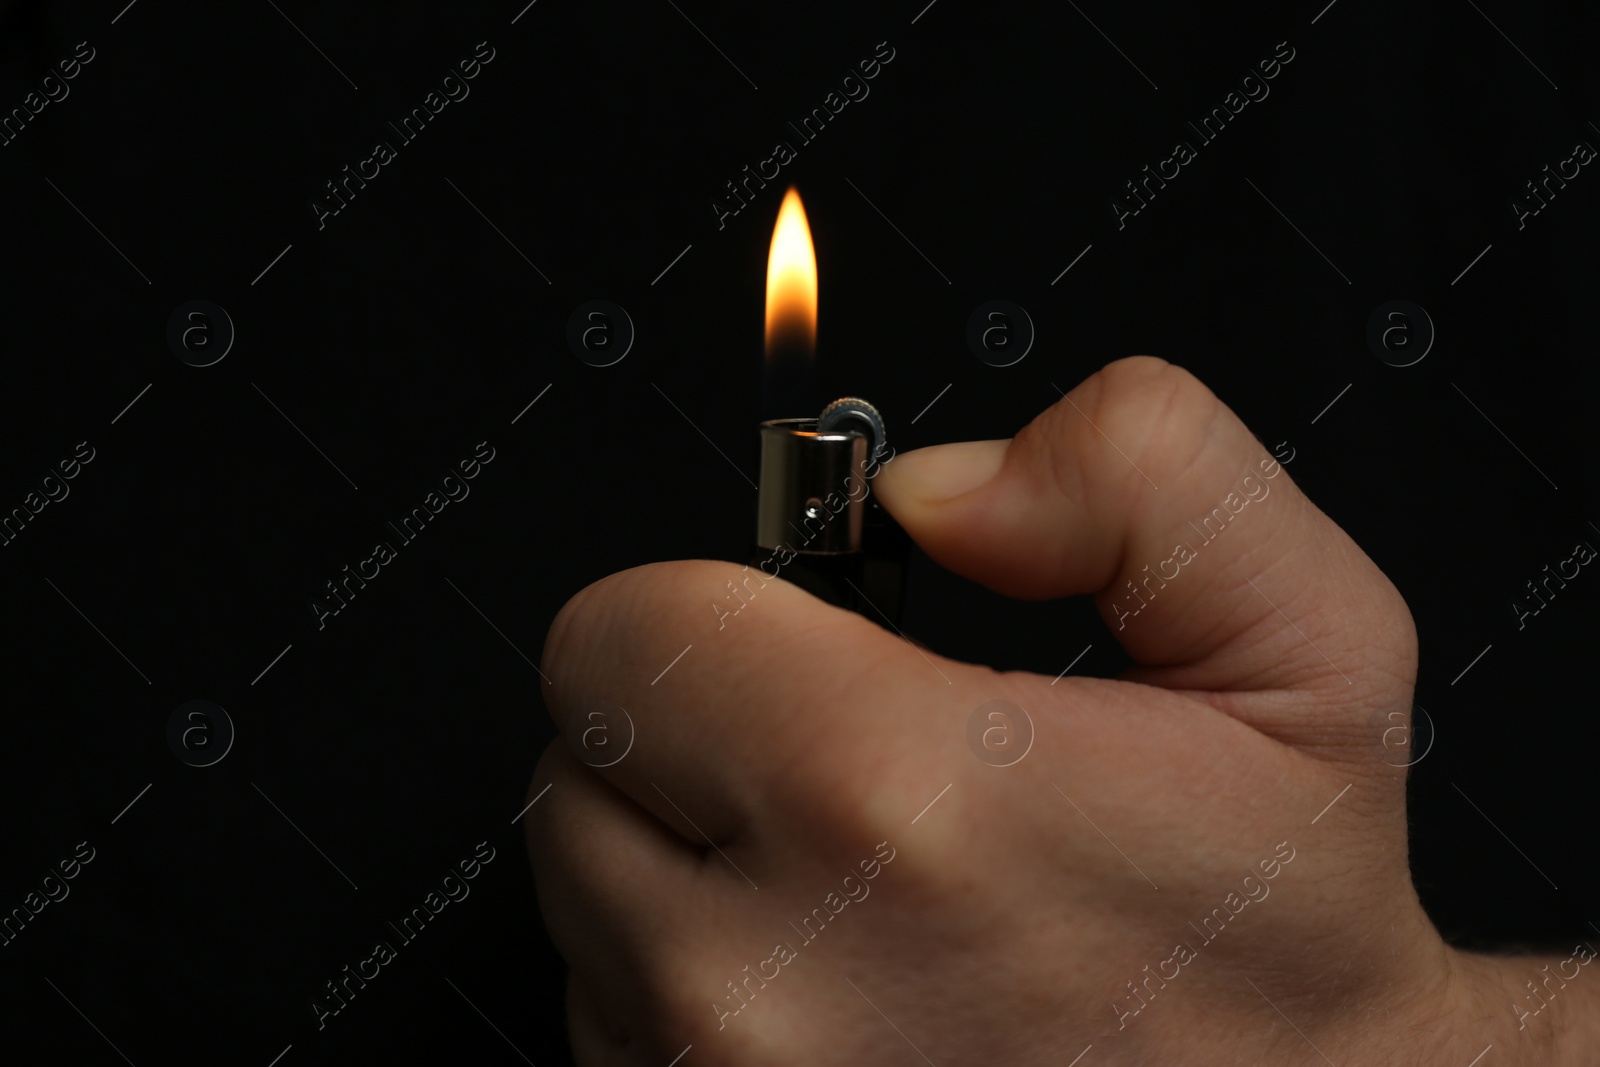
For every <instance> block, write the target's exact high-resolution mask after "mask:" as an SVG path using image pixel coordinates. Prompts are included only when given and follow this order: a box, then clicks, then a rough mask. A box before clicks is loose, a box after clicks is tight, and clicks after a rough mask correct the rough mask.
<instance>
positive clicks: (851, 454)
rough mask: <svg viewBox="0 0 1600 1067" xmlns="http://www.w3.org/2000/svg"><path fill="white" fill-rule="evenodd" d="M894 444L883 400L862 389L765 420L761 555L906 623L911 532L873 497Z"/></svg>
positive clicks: (794, 578) (806, 583)
mask: <svg viewBox="0 0 1600 1067" xmlns="http://www.w3.org/2000/svg"><path fill="white" fill-rule="evenodd" d="M893 454H894V453H893V451H892V450H891V449H890V448H889V444H888V440H887V437H886V435H885V433H884V426H883V419H882V417H881V416H880V415H879V414H878V411H877V409H876V408H874V407H873V406H872V405H871V404H869V403H867V402H866V401H864V400H861V399H858V398H856V397H846V398H844V399H842V400H836V401H834V402H833V403H832V404H829V405H828V406H827V407H826V408H825V409H823V412H822V414H821V416H819V417H818V418H815V419H772V420H770V421H767V422H763V423H762V424H761V485H760V489H759V490H758V494H759V496H758V501H757V516H756V552H755V557H754V559H753V560H752V561H751V562H752V564H753V565H755V566H757V567H759V568H760V570H761V572H762V573H763V574H765V575H767V576H768V577H779V578H783V579H785V580H787V581H789V582H792V583H794V584H795V585H798V586H799V587H800V588H802V589H804V590H806V591H807V592H808V593H811V594H812V595H813V596H816V597H818V598H819V599H822V600H825V601H827V602H828V603H830V604H834V605H837V606H839V607H842V608H848V609H849V610H851V611H854V612H856V613H858V614H860V615H864V616H866V617H867V618H869V619H872V620H874V621H875V622H878V623H880V624H883V625H886V626H888V627H889V628H891V629H894V630H897V631H898V629H899V626H900V611H901V607H902V604H903V601H904V597H905V572H906V560H907V557H908V554H909V552H910V546H911V541H910V538H908V537H907V536H906V533H905V531H904V530H903V529H901V528H900V524H899V523H897V522H895V521H894V519H893V518H892V517H891V516H890V515H889V513H888V512H887V511H885V510H884V509H883V507H882V505H880V504H879V503H878V502H877V501H876V500H873V499H872V498H871V493H872V486H871V482H872V479H873V478H874V477H876V476H877V473H878V471H879V470H881V469H882V467H883V464H884V463H887V462H888V461H889V460H890V459H891V458H892V457H893Z"/></svg>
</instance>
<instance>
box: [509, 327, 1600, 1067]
mask: <svg viewBox="0 0 1600 1067" xmlns="http://www.w3.org/2000/svg"><path fill="white" fill-rule="evenodd" d="M1113 442H1114V444H1113ZM875 485H876V490H877V492H878V493H879V495H880V499H881V500H882V501H883V503H884V505H885V506H886V507H887V508H889V510H890V511H891V512H892V513H893V514H894V515H895V516H896V517H897V518H898V519H899V520H900V521H901V523H902V524H903V525H904V526H905V528H906V529H907V531H908V532H909V533H910V534H911V536H912V537H913V538H914V539H915V540H916V541H917V542H918V544H920V545H921V546H922V547H923V549H925V550H926V551H927V552H928V553H929V555H931V556H932V557H933V558H934V559H935V560H937V561H938V562H940V563H941V564H943V565H944V566H946V567H948V568H950V569H952V570H954V571H956V572H958V573H960V574H963V575H966V576H967V577H969V578H972V579H974V580H976V581H979V582H982V583H984V584H985V585H988V586H989V587H991V588H993V589H995V590H997V591H999V592H1001V593H1005V594H1009V595H1011V596H1016V597H1022V598H1029V599H1038V598H1046V597H1063V596H1073V595H1079V594H1086V593H1088V594H1093V595H1094V596H1095V598H1096V602H1097V603H1098V605H1099V607H1100V610H1101V613H1102V615H1103V617H1104V618H1105V620H1106V623H1107V625H1108V626H1109V627H1110V628H1111V630H1112V632H1113V634H1114V636H1115V637H1116V638H1117V639H1118V640H1119V641H1120V642H1121V643H1122V645H1123V646H1124V647H1125V648H1126V649H1127V650H1128V652H1129V653H1130V654H1131V655H1132V656H1133V658H1134V659H1135V660H1136V661H1137V662H1138V663H1139V664H1140V666H1139V667H1137V668H1135V669H1134V670H1133V671H1130V672H1129V673H1128V674H1127V675H1126V676H1125V677H1124V678H1123V679H1122V680H1116V681H1111V680H1102V679H1094V678H1084V677H1075V676H1067V677H1063V678H1061V679H1059V681H1053V680H1052V679H1051V678H1048V677H1043V676H1039V675H1033V674H1027V673H1022V672H1010V673H998V672H996V671H993V670H991V669H989V668H987V667H983V666H978V665H973V664H966V663H960V662H957V661H954V660H950V659H946V658H944V657H942V656H939V655H936V654H934V653H932V652H929V651H925V650H921V649H919V648H916V647H913V646H912V645H911V644H910V643H908V642H907V641H905V640H902V639H901V638H900V637H898V636H896V635H895V634H894V633H891V632H888V631H886V630H884V629H882V628H880V627H879V626H877V625H876V624H874V623H873V622H870V621H868V620H866V619H863V618H861V617H859V616H856V615H853V614H850V613H848V612H845V611H842V610H839V609H837V608H834V607H831V606H829V605H826V604H824V603H822V602H820V601H817V600H815V599H813V598H812V597H810V596H809V595H807V594H805V593H803V592H801V591H800V590H799V589H797V588H795V587H793V586H791V585H789V584H788V583H786V582H783V581H778V580H772V579H765V580H763V579H762V578H761V577H760V576H759V574H758V572H757V571H756V570H755V569H753V568H749V569H741V568H739V567H735V566H732V565H729V564H723V563H709V562H692V563H671V564H659V565H654V566H648V567H640V568H636V569H634V570H630V571H626V572H623V573H621V574H616V575H612V576H611V577H609V578H606V579H604V580H603V581H600V582H597V583H595V584H594V585H592V586H590V587H589V588H588V589H585V590H584V591H583V592H581V593H580V594H579V595H578V596H576V597H574V598H573V600H572V601H571V602H570V603H569V604H568V605H567V606H566V607H565V608H564V609H563V610H562V612H561V613H560V615H559V616H558V617H557V619H556V621H555V623H554V624H553V625H552V627H551V631H550V635H549V638H548V640H547V642H546V645H545V652H544V661H543V669H544V672H545V673H546V674H547V675H548V676H549V677H550V679H551V681H552V685H551V686H550V687H549V689H548V691H547V693H548V696H547V699H548V702H549V706H550V710H551V713H552V714H553V715H554V717H555V720H556V723H557V726H558V727H559V728H561V729H563V730H567V731H568V734H567V737H566V743H563V742H561V741H558V742H557V743H556V744H553V745H552V746H551V747H550V748H549V749H548V750H547V751H546V752H545V754H544V757H543V758H542V759H541V760H540V762H539V766H538V768H537V770H536V772H535V775H534V780H533V785H532V787H531V789H530V794H529V795H530V797H531V796H533V795H535V794H536V793H537V792H539V791H540V790H543V789H544V787H545V786H546V785H549V786H550V789H549V794H548V796H546V797H544V798H543V800H542V801H541V803H539V804H537V805H535V806H534V808H533V809H532V810H531V811H530V812H529V814H528V820H527V827H528V841H529V848H530V854H531V856H532V859H533V865H534V873H535V878H536V881H537V885H538V890H539V900H540V905H541V908H542V909H543V912H544V916H545V920H546V922H547V924H548V926H549V929H550V933H551V936H552V937H553V938H554V940H555V943H556V945H557V947H558V948H559V949H560V950H561V952H562V954H563V956H565V958H566V959H567V960H568V962H569V963H570V964H571V967H572V976H571V981H570V986H569V991H568V1019H569V1025H570V1029H571V1035H572V1042H573V1047H574V1049H575V1050H576V1054H577V1057H578V1060H579V1062H581V1063H585V1064H624V1063H626V1064H657V1065H663V1067H664V1065H665V1064H667V1063H668V1062H669V1061H672V1059H673V1057H674V1056H677V1055H679V1054H680V1053H681V1052H683V1050H684V1049H685V1047H686V1046H691V1045H692V1046H693V1047H692V1051H690V1052H689V1053H688V1055H687V1057H686V1058H685V1059H684V1060H683V1063H684V1064H685V1065H686V1067H687V1065H690V1064H693V1065H705V1064H752V1063H754V1064H816V1063H838V1064H861V1063H877V1062H882V1063H908V1064H909V1063H919V1062H922V1061H923V1060H926V1061H927V1062H929V1063H934V1064H939V1065H940V1067H944V1065H949V1064H1004V1065H1007V1067H1012V1065H1023V1064H1047V1063H1048V1064H1053V1065H1057V1067H1064V1065H1067V1064H1069V1063H1072V1062H1075V1061H1074V1057H1077V1056H1079V1055H1080V1054H1084V1059H1083V1067H1101V1065H1107V1064H1122V1065H1135V1064H1161V1065H1167V1064H1179V1063H1183V1064H1197V1065H1209V1064H1218V1065H1221V1064H1229V1065H1232V1064H1241V1063H1257V1062H1262V1063H1272V1064H1322V1063H1324V1062H1331V1063H1333V1064H1336V1065H1338V1067H1345V1065H1346V1064H1356V1063H1365V1064H1388V1063H1396V1064H1398V1063H1405V1064H1408V1065H1416V1064H1448V1065H1453V1067H1465V1065H1466V1064H1467V1063H1469V1062H1470V1061H1472V1060H1473V1057H1474V1056H1476V1055H1478V1054H1479V1052H1481V1051H1482V1050H1483V1049H1484V1047H1485V1046H1486V1045H1489V1044H1491V1043H1493V1044H1495V1045H1496V1046H1497V1048H1498V1049H1502V1050H1505V1052H1506V1053H1507V1055H1506V1058H1497V1059H1496V1060H1494V1061H1491V1062H1492V1063H1507V1062H1513V1059H1512V1057H1513V1056H1520V1057H1526V1059H1524V1062H1535V1061H1537V1062H1540V1063H1551V1064H1555V1063H1565V1062H1578V1061H1577V1060H1576V1059H1570V1060H1569V1059H1567V1058H1564V1057H1575V1056H1577V1055H1578V1053H1577V1052H1576V1051H1575V1049H1576V1048H1577V1047H1579V1044H1580V1041H1581V1035H1578V1034H1576V1033H1574V1032H1573V1029H1574V1028H1575V1027H1577V1026H1579V1025H1584V1026H1587V1025H1591V1024H1590V1022H1589V1021H1588V1020H1587V1017H1586V1016H1585V1015H1584V1012H1585V1011H1592V1005H1593V1004H1594V1003H1595V988H1600V978H1592V979H1590V980H1589V983H1588V987H1585V985H1584V982H1583V979H1582V977H1577V978H1574V979H1572V980H1570V981H1567V982H1565V983H1563V989H1562V992H1561V998H1563V999H1553V1000H1551V1002H1550V1004H1549V1006H1548V1007H1547V1008H1546V1009H1544V1011H1543V1012H1542V1013H1541V1014H1540V1015H1539V1016H1538V1017H1537V1018H1530V1017H1523V1018H1521V1019H1520V1020H1519V1018H1518V1015H1517V1010H1518V1006H1519V1005H1520V1006H1523V1007H1524V1008H1525V1009H1527V1010H1531V1009H1532V1008H1533V1007H1535V1006H1536V1005H1535V1004H1534V1002H1533V1001H1532V1000H1531V999H1530V998H1528V997H1527V996H1526V994H1525V992H1524V991H1523V990H1522V989H1521V981H1522V977H1523V972H1526V977H1527V978H1528V979H1532V980H1534V981H1539V980H1541V979H1542V978H1543V977H1544V974H1545V973H1548V972H1541V971H1540V970H1539V968H1540V966H1541V965H1543V964H1545V963H1546V962H1551V964H1552V966H1556V965H1557V964H1556V963H1555V962H1554V961H1543V960H1521V961H1496V960H1492V959H1489V958H1487V957H1475V956H1468V955H1465V954H1462V953H1458V952H1456V951H1454V950H1452V949H1450V948H1448V947H1447V946H1446V945H1445V944H1444V943H1443V941H1442V940H1441V939H1440V937H1439V935H1438V934H1437V933H1436V932H1435V930H1434V928H1433V927H1432V925H1431V924H1430V922H1429V921H1428V919H1427V917H1426V915H1425V914H1424V913H1423V911H1422V908H1421V906H1420V904H1419V903H1418V900H1417V896H1416V893H1415V891H1414V890H1413V888H1412V885H1411V878H1410V874H1409V871H1408V868H1407V854H1406V821H1405V774H1406V772H1405V769H1404V766H1403V764H1404V763H1405V762H1406V760H1405V759H1404V755H1403V747H1401V746H1397V744H1396V741H1397V737H1396V735H1395V734H1394V732H1393V731H1394V728H1395V727H1396V726H1397V724H1398V725H1401V726H1404V725H1405V724H1407V723H1408V722H1409V716H1410V710H1411V694H1412V686H1413V682H1414V680H1415V673H1416V664H1417V644H1416V636H1415V632H1414V629H1413V626H1412V622H1411V617H1410V614H1409V612H1408V611H1407V610H1406V606H1405V603H1404V601H1403V600H1402V599H1401V597H1400V595H1399V593H1398V592H1397V591H1396V590H1395V588H1394V587H1393V585H1391V584H1390V583H1389V581H1388V580H1387V579H1386V578H1385V577H1384V576H1383V574H1382V573H1381V572H1379V570H1378V569H1377V567H1376V566H1375V565H1374V564H1373V563H1372V561H1371V560H1369V559H1368V558H1367V557H1366V556H1365V555H1363V554H1362V552H1361V550H1360V549H1359V548H1358V547H1357V546H1356V545H1355V544H1354V543H1353V542H1352V541H1351V540H1350V539H1349V538H1348V537H1347V536H1346V535H1345V534H1344V533H1343V531H1341V530H1340V529H1339V528H1338V527H1337V526H1335V525H1334V523H1333V522H1332V521H1331V520H1329V519H1328V518H1327V517H1326V516H1325V515H1323V514H1322V513H1321V512H1320V511H1318V510H1317V508H1316V507H1315V506H1314V505H1313V504H1312V503H1311V502H1310V501H1309V500H1308V499H1307V498H1306V497H1305V496H1304V495H1303V494H1302V493H1301V492H1300V491H1299V490H1298V489H1297V488H1296V487H1295V485H1294V484H1293V482H1292V480H1291V479H1290V477H1289V475H1288V473H1287V472H1286V471H1284V470H1283V469H1282V467H1281V466H1279V464H1278V463H1277V462H1276V461H1275V460H1273V459H1272V457H1270V456H1269V455H1268V454H1267V453H1266V452H1265V450H1263V449H1262V447H1261V446H1260V445H1259V444H1258V443H1257V442H1256V440H1255V439H1254V438H1253V437H1252V436H1251V434H1250V432H1249V431H1248V430H1247V429H1246V428H1245V427H1244V425H1243V424H1242V423H1241V422H1240V421H1239V420H1238V418H1237V417H1236V416H1235V415H1234V414H1233V413H1232V412H1231V411H1229V410H1228V408H1227V407H1225V406H1224V405H1223V404H1222V403H1221V402H1220V401H1219V400H1217V399H1216V397H1214V396H1213V395H1212V394H1211V393H1210V392H1209V391H1208V390H1207V389H1206V388H1205V387H1204V386H1203V385H1201V384H1200V383H1199V382H1198V381H1197V380H1196V379H1194V378H1193V377H1192V376H1191V375H1189V374H1188V373H1187V372H1185V371H1183V370H1181V369H1179V368H1177V367H1174V366H1171V365H1170V364H1167V363H1164V362H1162V361H1160V360H1156V359H1150V358H1136V359H1128V360H1123V361H1120V362H1118V363H1114V364H1112V365H1111V366H1109V367H1107V368H1105V369H1104V370H1103V371H1101V372H1100V373H1098V374H1096V375H1094V376H1093V377H1091V378H1089V379H1088V380H1087V381H1085V382H1084V383H1083V384H1082V385H1080V386H1078V388H1077V389H1075V390H1074V391H1073V393H1072V395H1071V396H1070V397H1069V398H1068V399H1067V400H1064V401H1063V402H1061V403H1059V404H1057V405H1055V406H1054V407H1052V408H1050V409H1049V410H1048V411H1046V412H1045V413H1044V414H1043V415H1041V416H1040V417H1039V418H1038V419H1036V420H1035V421H1034V422H1033V423H1032V424H1031V425H1029V426H1028V427H1027V428H1026V429H1024V430H1023V431H1022V432H1021V433H1019V434H1018V435H1017V437H1016V438H1015V439H1013V440H1011V441H983V442H974V443H967V444H959V445H947V446H941V447H938V448H932V449H925V450H922V451H920V452H914V453H910V454H907V455H904V456H901V457H899V458H898V459H896V460H894V461H893V462H891V463H890V464H888V465H887V467H885V468H884V470H883V472H882V474H881V475H880V476H879V477H878V479H877V481H876V483H875ZM1158 487H1159V488H1158ZM729 582H732V583H735V584H736V585H737V586H738V595H739V596H740V598H741V600H743V601H745V602H746V606H745V607H744V608H743V609H742V610H741V611H740V612H739V613H738V614H737V615H736V616H729V614H728V612H727V609H726V607H725V606H724V607H723V608H721V609H718V608H716V607H713V606H712V605H713V604H723V605H726V604H729V603H731V601H730V600H726V599H725V598H726V597H727V596H728V595H729V593H730V586H729V585H728V583H729ZM1130 583H1133V584H1130ZM685 646H692V647H689V649H688V651H685ZM1065 651H1066V650H1064V652H1065ZM680 654H681V657H680ZM669 664H670V667H669ZM994 701H1003V702H1006V704H1001V705H994V704H992V703H991V702H994ZM1007 705H1011V706H1014V707H1013V708H1009V709H1008V708H1007ZM619 706H620V707H621V708H625V709H626V713H627V715H626V718H624V717H623V716H622V715H621V713H620V712H618V710H617V709H618V707H619ZM980 709H981V710H980ZM997 709H998V710H999V711H1000V712H1001V714H1000V717H998V718H997V717H994V715H992V714H991V713H992V712H995V711H996V710H997ZM1015 709H1020V711H1018V710H1015ZM592 713H597V714H598V715H599V716H600V717H599V718H594V717H589V716H591V715H592ZM974 720H975V722H974ZM629 722H631V726H632V728H631V730H630V729H629V728H628V723H629ZM575 723H576V724H577V728H576V730H574V728H573V726H574V724H575ZM969 727H970V728H969ZM595 730H599V731H600V735H596V734H595V733H594V731H595ZM601 735H604V736H601ZM969 737H970V738H972V739H973V741H972V743H971V744H970V745H969ZM1029 738H1031V746H1030V747H1026V748H1025V749H1024V748H1022V743H1023V742H1024V741H1025V740H1027V739H1029ZM630 740H631V747H630V748H628V749H627V750H626V753H625V754H622V755H621V756H620V758H616V757H617V756H618V755H619V754H620V753H622V752H623V745H624V743H625V742H628V741H630ZM1399 740H1401V741H1403V735H1402V736H1401V737H1400V738H1399ZM602 741H603V742H606V743H608V744H610V745H611V748H609V749H607V748H606V747H605V745H604V744H601V743H600V742H602ZM1008 745H1009V746H1010V747H1007V746H1008ZM1019 752H1021V753H1022V754H1021V755H1020V757H1019V756H1018V753H1019ZM575 753H576V755H575ZM578 755H582V756H583V759H581V760H580V759H579V758H578ZM586 763H587V764H589V766H585V764H586ZM602 763H604V764H608V765H606V766H603V767H598V766H597V765H598V764H602ZM1006 764H1008V765H1006ZM1591 955H1592V954H1591ZM1587 962H1588V960H1587V959H1585V960H1584V961H1583V963H1582V964H1579V963H1576V962H1573V961H1570V960H1569V961H1566V963H1565V968H1566V969H1565V970H1564V971H1563V973H1567V971H1572V970H1576V969H1577V968H1579V967H1582V966H1584V965H1586V964H1587ZM1578 973H1579V974H1580V975H1581V973H1582V972H1581V971H1578ZM1548 988H1552V989H1553V988H1554V986H1550V987H1548ZM1580 996H1582V997H1584V998H1586V1000H1587V1004H1588V1007H1586V1006H1585V1005H1583V1004H1580V1003H1579V997H1580ZM1547 999H1548V998H1547ZM1563 1013H1565V1015H1563ZM1519 1022H1520V1024H1521V1025H1520V1027H1519ZM1091 1045H1092V1046H1093V1048H1092V1051H1089V1052H1087V1053H1086V1054H1085V1052H1084V1050H1085V1049H1086V1048H1087V1047H1088V1046H1091ZM1569 1045H1571V1046H1572V1048H1571V1049H1569V1048H1568V1046H1569ZM1494 1055H1497V1056H1498V1055H1499V1053H1495V1054H1494ZM1485 1067H1489V1065H1485Z"/></svg>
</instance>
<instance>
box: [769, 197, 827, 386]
mask: <svg viewBox="0 0 1600 1067" xmlns="http://www.w3.org/2000/svg"><path fill="white" fill-rule="evenodd" d="M816 346H817V253H816V249H815V248H813V247H812V245H811V227H810V225H808V224H807V222H806V209H805V208H804V207H803V206H801V204H800V194H799V193H797V192H795V190H794V187H793V186H790V187H789V191H788V192H787V193H785V194H784V195H783V204H782V206H781V207H779V208H778V222H777V225H775V226H773V228H772V249H771V251H770V252H769V253H768V254H767V355H768V356H769V357H771V356H773V355H774V354H775V353H777V352H779V351H793V350H795V349H800V350H802V351H803V352H804V354H805V355H806V356H808V357H809V356H811V355H812V354H813V353H814V352H815V351H816Z"/></svg>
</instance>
